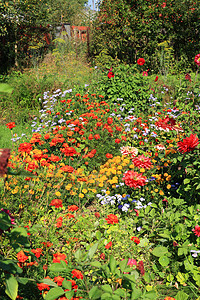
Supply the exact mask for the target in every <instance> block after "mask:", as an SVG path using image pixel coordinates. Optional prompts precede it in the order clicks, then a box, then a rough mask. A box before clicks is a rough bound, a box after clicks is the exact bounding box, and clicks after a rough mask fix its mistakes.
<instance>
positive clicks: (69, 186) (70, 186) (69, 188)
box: [65, 183, 72, 191]
mask: <svg viewBox="0 0 200 300" xmlns="http://www.w3.org/2000/svg"><path fill="white" fill-rule="evenodd" d="M71 188H72V184H71V183H69V184H68V185H66V187H65V189H66V190H67V191H69V190H71Z"/></svg>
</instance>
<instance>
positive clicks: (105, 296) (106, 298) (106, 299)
mask: <svg viewBox="0 0 200 300" xmlns="http://www.w3.org/2000/svg"><path fill="white" fill-rule="evenodd" d="M101 299H102V300H104V299H105V300H110V299H112V298H111V294H109V293H104V294H102V295H101Z"/></svg>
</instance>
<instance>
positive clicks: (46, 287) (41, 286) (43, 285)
mask: <svg viewBox="0 0 200 300" xmlns="http://www.w3.org/2000/svg"><path fill="white" fill-rule="evenodd" d="M37 287H38V289H39V290H40V291H42V290H50V286H49V285H48V284H46V283H43V282H42V283H37Z"/></svg>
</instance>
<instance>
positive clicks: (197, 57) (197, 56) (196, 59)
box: [194, 54, 200, 66]
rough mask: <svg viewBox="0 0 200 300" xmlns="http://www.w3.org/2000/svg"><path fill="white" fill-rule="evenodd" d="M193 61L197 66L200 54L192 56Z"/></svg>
mask: <svg viewBox="0 0 200 300" xmlns="http://www.w3.org/2000/svg"><path fill="white" fill-rule="evenodd" d="M194 62H195V64H196V65H197V66H200V54H197V55H196V56H195V58H194Z"/></svg>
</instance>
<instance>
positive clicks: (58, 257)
mask: <svg viewBox="0 0 200 300" xmlns="http://www.w3.org/2000/svg"><path fill="white" fill-rule="evenodd" d="M53 257H54V258H53V263H60V261H61V260H64V261H65V262H66V264H67V261H66V260H65V258H66V255H65V254H63V253H55V254H53Z"/></svg>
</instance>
